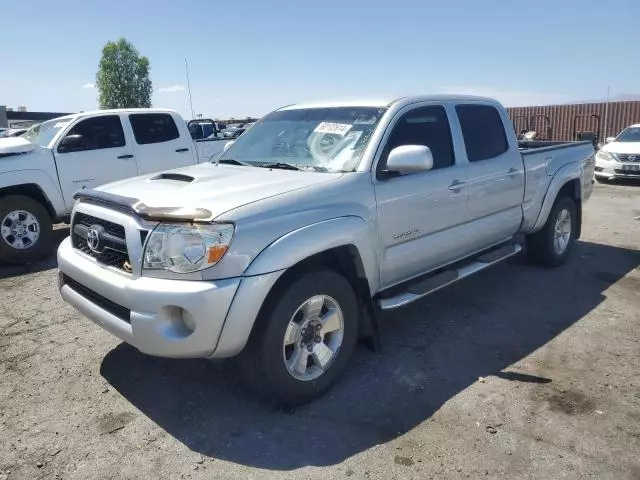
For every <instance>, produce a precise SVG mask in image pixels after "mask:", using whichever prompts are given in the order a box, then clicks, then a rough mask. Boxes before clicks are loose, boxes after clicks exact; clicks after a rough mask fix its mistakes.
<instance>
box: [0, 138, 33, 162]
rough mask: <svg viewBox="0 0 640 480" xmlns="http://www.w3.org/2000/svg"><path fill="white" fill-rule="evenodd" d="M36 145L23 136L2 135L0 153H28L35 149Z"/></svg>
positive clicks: (2, 154) (5, 154)
mask: <svg viewBox="0 0 640 480" xmlns="http://www.w3.org/2000/svg"><path fill="white" fill-rule="evenodd" d="M35 148H36V146H35V145H34V144H33V143H31V142H30V141H29V140H25V139H24V138H22V137H2V138H0V155H1V156H3V157H4V156H10V155H18V154H20V153H27V152H30V151H32V150H35Z"/></svg>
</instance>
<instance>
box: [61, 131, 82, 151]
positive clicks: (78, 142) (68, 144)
mask: <svg viewBox="0 0 640 480" xmlns="http://www.w3.org/2000/svg"><path fill="white" fill-rule="evenodd" d="M83 148H84V137H83V136H82V135H67V136H66V137H64V138H63V139H62V141H61V142H60V145H58V153H68V152H74V151H77V150H81V149H83Z"/></svg>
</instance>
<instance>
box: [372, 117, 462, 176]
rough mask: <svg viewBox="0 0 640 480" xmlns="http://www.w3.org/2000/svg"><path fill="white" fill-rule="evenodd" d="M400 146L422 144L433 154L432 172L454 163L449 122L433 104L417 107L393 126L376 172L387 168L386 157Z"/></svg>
mask: <svg viewBox="0 0 640 480" xmlns="http://www.w3.org/2000/svg"><path fill="white" fill-rule="evenodd" d="M403 145H425V146H427V147H429V148H430V149H431V153H432V155H433V169H434V170H435V169H438V168H445V167H450V166H452V165H453V164H454V162H455V159H454V155H453V141H452V140H451V130H450V129H449V120H448V118H447V113H446V111H445V109H444V107H442V106H439V105H434V106H430V107H420V108H416V109H415V110H411V111H410V112H408V113H406V114H405V115H404V116H403V117H402V118H401V119H400V120H398V122H397V123H396V124H395V126H394V127H393V131H392V132H391V135H389V140H387V145H386V147H385V150H384V153H383V158H384V162H380V164H379V165H378V169H379V170H384V169H385V168H386V163H387V156H388V155H389V152H391V150H393V149H394V148H396V147H400V146H403Z"/></svg>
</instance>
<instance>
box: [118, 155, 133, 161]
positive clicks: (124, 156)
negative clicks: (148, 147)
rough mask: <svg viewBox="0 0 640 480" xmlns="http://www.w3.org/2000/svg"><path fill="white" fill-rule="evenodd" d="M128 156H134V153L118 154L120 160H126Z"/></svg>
mask: <svg viewBox="0 0 640 480" xmlns="http://www.w3.org/2000/svg"><path fill="white" fill-rule="evenodd" d="M127 158H133V155H118V160H125V159H127Z"/></svg>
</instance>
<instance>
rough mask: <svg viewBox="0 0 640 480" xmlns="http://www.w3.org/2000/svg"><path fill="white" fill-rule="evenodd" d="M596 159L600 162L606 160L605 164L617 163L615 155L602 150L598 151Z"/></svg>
mask: <svg viewBox="0 0 640 480" xmlns="http://www.w3.org/2000/svg"><path fill="white" fill-rule="evenodd" d="M596 157H598V158H599V159H600V160H606V161H607V162H617V161H618V158H617V157H616V154H615V153H610V152H605V151H604V150H598V153H597V154H596Z"/></svg>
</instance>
